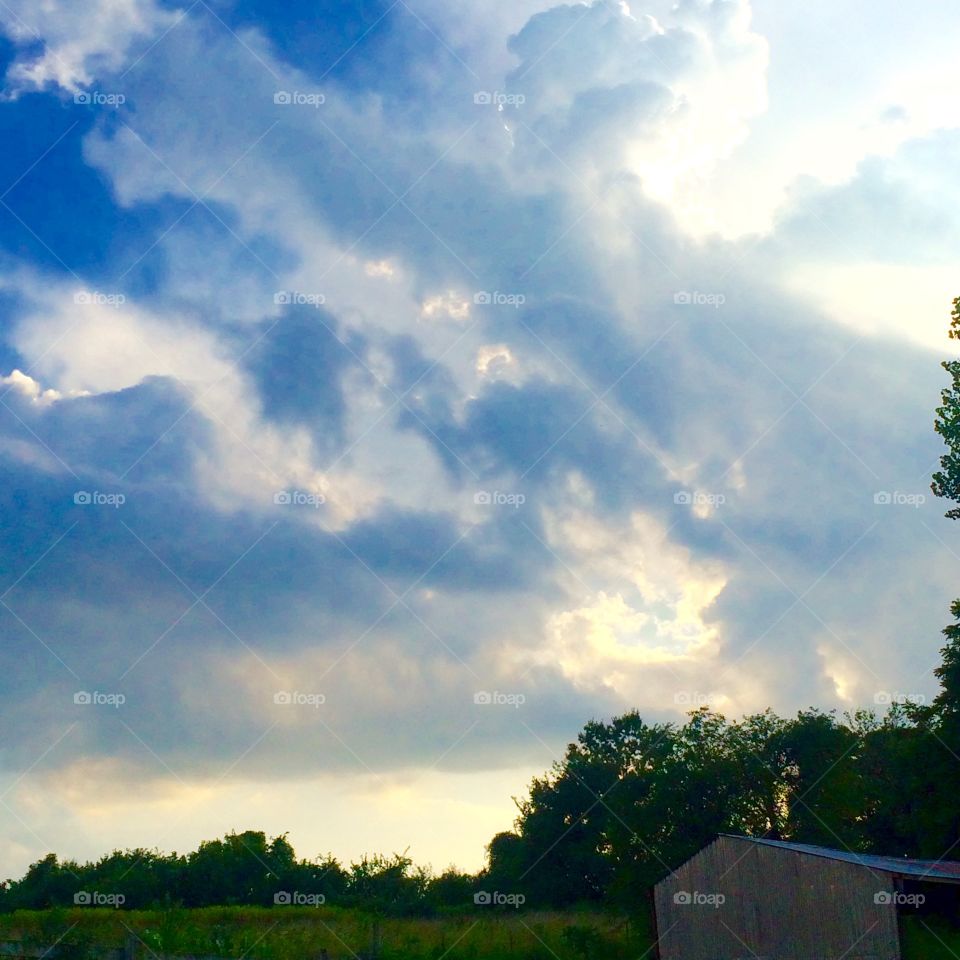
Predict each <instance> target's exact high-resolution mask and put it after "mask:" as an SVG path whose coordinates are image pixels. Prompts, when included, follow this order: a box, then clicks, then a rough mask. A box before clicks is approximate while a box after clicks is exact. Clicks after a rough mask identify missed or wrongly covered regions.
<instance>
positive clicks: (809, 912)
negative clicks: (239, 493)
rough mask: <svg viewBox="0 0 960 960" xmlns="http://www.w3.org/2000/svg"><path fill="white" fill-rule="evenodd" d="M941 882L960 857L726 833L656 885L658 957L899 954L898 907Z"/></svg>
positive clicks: (723, 959)
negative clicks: (920, 856)
mask: <svg viewBox="0 0 960 960" xmlns="http://www.w3.org/2000/svg"><path fill="white" fill-rule="evenodd" d="M944 884H949V885H957V884H960V863H955V862H946V861H936V862H934V861H925V860H906V859H898V858H896V857H877V856H869V855H865V854H857V853H849V852H847V851H844V850H832V849H830V848H827V847H815V846H810V845H808V844H802V843H785V842H782V841H778V840H760V839H757V838H754V837H737V836H728V835H722V836H720V837H718V838H717V839H716V840H715V841H714V842H713V843H711V844H709V845H708V846H706V847H704V848H703V849H702V850H701V851H700V852H699V853H698V854H696V855H695V856H693V857H692V858H691V859H690V860H688V861H687V862H686V863H685V864H683V866H681V867H679V868H678V869H677V870H675V871H674V872H673V873H672V874H670V875H669V876H668V877H666V878H665V879H664V880H662V881H661V882H660V883H658V884H657V886H656V888H655V890H654V905H655V909H656V922H657V935H658V946H659V951H660V958H661V960H745V958H752V960H840V958H843V960H901V950H900V918H901V916H902V914H903V913H904V912H906V911H909V910H913V909H917V905H918V903H923V902H925V901H926V899H927V898H926V896H925V895H924V894H923V893H922V891H932V892H933V894H935V893H936V892H938V891H939V892H940V893H946V894H949V895H950V896H955V894H956V893H958V892H960V890H958V889H957V888H956V887H954V888H953V889H948V888H944V886H943V885H944ZM918 898H919V899H918Z"/></svg>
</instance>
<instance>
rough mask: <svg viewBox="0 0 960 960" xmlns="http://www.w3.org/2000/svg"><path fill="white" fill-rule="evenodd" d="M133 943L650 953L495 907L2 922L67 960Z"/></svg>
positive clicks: (92, 915)
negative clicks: (427, 913) (401, 914)
mask: <svg viewBox="0 0 960 960" xmlns="http://www.w3.org/2000/svg"><path fill="white" fill-rule="evenodd" d="M128 937H133V938H135V939H134V942H135V943H136V956H137V960H156V958H159V957H163V956H165V955H166V956H181V957H186V956H194V957H202V956H217V957H231V958H240V957H242V958H244V960H247V958H249V960H316V958H320V957H323V956H324V953H323V951H326V953H327V956H329V958H330V960H340V958H344V960H346V958H356V957H361V958H368V957H372V956H376V957H379V958H380V960H440V958H443V960H627V958H636V957H638V956H641V955H642V954H643V953H644V952H645V951H647V950H648V949H649V948H650V946H651V940H650V934H649V931H648V929H647V928H646V925H645V924H644V923H643V922H642V921H638V920H635V919H634V920H631V919H629V918H626V917H623V916H615V915H611V914H605V913H602V912H598V911H590V910H582V911H570V912H567V913H556V912H546V911H544V912H536V911H529V912H527V911H524V912H517V911H510V912H509V913H507V912H494V911H492V910H490V909H489V908H482V907H478V908H476V909H475V910H471V911H465V912H459V913H455V914H450V915H448V916H444V917H442V918H432V919H416V918H403V919H394V918H377V917H375V916H373V915H371V914H369V913H366V912H364V911H361V910H357V909H348V908H340V907H335V906H322V907H315V908H311V907H274V908H263V907H206V908H202V909H196V910H184V909H178V908H172V909H165V910H148V911H134V910H131V911H127V910H111V909H97V908H88V907H78V908H73V909H55V910H44V911H17V912H15V913H12V914H6V915H2V916H0V939H3V940H24V941H27V942H30V943H33V944H36V945H39V946H44V947H47V946H50V945H51V944H52V943H54V942H57V941H59V943H60V944H61V945H62V946H63V947H64V951H63V953H64V955H65V957H68V958H69V960H86V958H88V957H90V956H92V955H93V952H94V951H93V948H94V947H118V946H121V945H123V943H124V942H125V941H126V940H127V939H128Z"/></svg>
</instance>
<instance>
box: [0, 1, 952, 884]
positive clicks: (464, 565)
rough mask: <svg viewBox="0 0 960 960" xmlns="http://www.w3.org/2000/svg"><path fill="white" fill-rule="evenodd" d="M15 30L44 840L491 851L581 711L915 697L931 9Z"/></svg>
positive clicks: (940, 599) (850, 703)
mask: <svg viewBox="0 0 960 960" xmlns="http://www.w3.org/2000/svg"><path fill="white" fill-rule="evenodd" d="M0 32H2V34H3V39H2V42H0V66H2V69H3V76H4V81H3V84H4V86H3V89H4V93H3V99H2V101H0V130H2V140H3V144H4V150H3V151H2V152H0V323H2V325H0V379H2V391H3V392H2V397H0V471H2V472H3V483H2V484H0V497H2V499H3V518H4V527H3V532H4V536H3V538H2V541H0V551H2V558H0V569H2V570H3V571H4V575H3V576H4V579H3V584H2V586H0V594H2V595H0V640H2V645H0V651H2V652H0V656H2V657H3V667H4V669H3V670H2V672H0V677H2V679H0V684H2V685H3V696H2V699H0V703H2V709H3V711H4V718H3V720H4V729H5V731H6V735H5V737H4V741H3V751H2V753H0V792H2V798H0V802H2V804H3V806H4V814H5V815H4V817H3V820H2V822H3V824H4V826H3V830H2V832H0V855H2V859H3V862H4V863H5V864H7V870H8V872H9V873H10V874H17V873H19V872H20V871H22V870H23V869H24V868H25V866H26V865H27V864H28V863H30V862H31V861H33V860H35V859H37V858H38V857H40V856H42V855H43V854H44V853H46V852H47V851H49V850H56V851H58V852H61V853H64V854H68V855H73V856H79V857H86V856H95V855H96V854H98V853H100V852H102V851H104V850H107V849H108V848H111V847H114V846H127V845H130V846H159V847H161V848H162V849H180V850H183V849H186V848H188V847H190V846H192V845H194V844H196V843H197V842H198V841H199V840H201V839H203V838H205V837H210V836H214V835H216V834H219V833H222V832H225V831H226V830H229V829H232V828H237V829H244V828H251V827H252V828H263V829H266V830H268V831H271V832H274V833H280V832H284V831H287V830H289V831H290V834H291V839H292V840H293V841H294V843H295V846H296V847H297V849H298V851H299V852H301V853H302V854H304V855H313V854H317V853H320V852H325V851H327V850H330V851H332V852H334V853H335V854H337V855H338V856H341V857H343V858H345V859H349V858H350V857H356V856H359V855H360V854H361V853H362V852H364V851H368V852H373V851H385V852H390V851H392V850H403V849H405V848H406V847H408V846H409V847H410V853H411V855H412V856H413V857H414V858H415V859H416V860H418V861H419V862H430V863H432V864H433V865H434V866H435V867H437V868H442V867H444V866H446V865H447V864H448V863H450V862H455V863H458V864H459V865H461V866H463V867H466V868H475V867H477V866H479V864H480V863H481V860H482V857H483V844H484V843H485V842H486V841H487V840H488V839H489V838H490V837H491V836H492V835H493V833H494V832H496V831H498V830H501V829H506V828H508V827H509V826H510V823H511V821H512V818H513V805H512V801H511V796H515V795H518V794H521V793H522V792H523V789H524V787H525V785H526V783H527V782H528V781H529V779H530V777H531V776H533V775H535V774H538V773H540V772H542V771H543V770H544V769H546V768H547V767H549V765H550V764H551V763H552V761H553V760H554V759H556V757H557V756H558V755H559V754H560V753H561V752H562V750H563V748H564V745H565V744H566V743H567V742H568V741H569V740H571V739H572V738H573V737H574V736H575V735H576V733H577V731H578V730H579V728H580V727H581V726H582V725H583V723H584V722H586V721H587V720H588V719H590V718H593V717H606V716H610V715H612V714H615V713H617V712H622V711H624V710H627V709H631V708H633V707H636V708H638V709H640V710H641V712H642V713H643V714H644V715H646V716H648V717H649V718H651V719H661V720H662V719H681V718H682V716H683V713H684V712H685V711H686V710H687V709H689V708H691V707H693V706H698V705H700V704H701V703H703V702H707V701H709V702H710V703H711V704H713V705H714V706H715V707H716V708H717V709H720V710H721V711H723V712H725V713H727V714H729V715H731V716H736V715H739V714H741V713H744V712H749V711H756V710H761V709H763V708H764V707H766V706H768V705H770V706H773V707H774V708H776V709H778V710H780V711H782V712H790V711H793V710H796V709H798V708H801V707H805V706H808V705H810V704H816V705H819V706H822V707H824V708H836V709H839V710H851V709H856V708H858V707H876V706H877V705H881V706H882V705H883V703H884V702H885V701H886V700H889V699H890V698H891V697H892V696H898V695H899V696H916V697H922V696H926V697H929V696H931V695H932V693H933V691H934V689H935V684H934V680H933V677H932V673H931V670H932V669H933V668H934V667H935V666H936V664H937V662H938V650H939V647H940V636H939V630H940V628H941V627H942V626H943V624H944V623H945V622H946V619H947V617H948V609H947V608H948V603H949V601H950V600H951V599H952V598H953V597H954V595H955V593H956V590H955V587H954V583H953V581H954V577H953V571H954V569H955V567H954V563H955V561H956V559H957V556H956V550H957V546H956V541H955V537H954V536H953V533H952V531H951V529H950V526H949V524H948V523H947V522H946V521H945V520H944V519H943V516H942V514H943V511H944V509H945V506H944V505H943V504H940V503H936V502H934V501H933V500H932V497H931V496H930V495H929V477H930V473H931V472H932V470H933V469H934V468H935V465H936V462H937V457H938V455H939V452H940V450H939V445H938V442H937V438H936V437H935V435H934V433H933V430H932V419H933V410H934V407H935V405H936V403H937V399H938V395H939V390H940V388H941V385H942V384H943V382H944V374H943V371H942V370H941V369H940V367H939V361H940V360H941V359H943V358H944V357H946V356H949V355H950V354H951V352H952V349H953V348H952V346H951V345H950V343H949V341H947V339H946V336H945V331H946V325H947V318H948V316H949V308H950V301H951V299H952V297H953V296H955V295H956V294H957V290H956V285H957V278H956V265H955V261H954V259H953V258H952V257H951V252H952V251H953V250H955V249H956V242H957V223H958V222H960V220H958V217H957V213H958V206H960V196H958V192H957V187H956V184H955V173H954V171H955V170H956V165H957V158H958V154H960V115H958V113H960V110H958V108H957V105H956V103H955V102H954V101H955V97H953V96H952V91H953V90H955V73H956V67H955V62H954V59H955V57H954V51H955V49H956V41H957V39H958V33H960V14H958V13H957V11H956V10H954V9H953V8H952V7H951V6H950V5H949V4H948V3H945V2H934V3H931V5H930V17H929V18H925V19H924V20H923V21H921V20H919V19H917V18H915V17H913V18H912V17H911V16H910V15H909V14H908V12H906V11H905V10H904V8H902V5H897V4H893V3H892V2H882V3H880V4H876V3H874V4H871V5H869V6H867V5H866V4H864V3H862V2H860V0H857V2H852V0H848V2H839V3H838V2H832V3H826V2H823V3H821V2H819V0H818V2H816V3H814V4H812V5H806V6H804V7H803V9H802V10H801V9H800V8H797V9H786V8H784V5H782V4H773V3H765V2H759V0H757V2H755V3H754V4H752V5H751V4H750V3H748V2H746V0H712V2H710V0H680V2H679V3H676V4H673V3H668V2H660V0H651V2H650V3H647V4H640V3H632V4H630V5H627V4H626V3H617V2H613V0H595V2H593V3H591V4H573V5H564V4H561V5H551V4H550V3H549V2H546V0H544V2H537V0H522V2H518V0H512V2H506V0H503V2H501V0H493V2H490V0H488V2H485V3H483V4H479V3H471V2H466V3H461V4H457V5H455V8H453V9H452V8H451V5H449V4H444V3H441V2H439V0H399V2H397V3H373V2H364V3H336V4H335V3H332V2H331V3H321V4H317V3H311V4H307V3H299V2H298V3H286V4H273V3H267V2H259V0H249V2H243V3H232V2H229V0H198V2H196V3H193V4H192V5H190V4H184V5H179V6H178V5H176V4H170V3H159V2H156V0H94V2H92V3H90V4H86V5H84V6H83V8H82V9H81V8H78V7H76V6H75V5H73V4H68V3H66V2H59V0H52V2H51V3H49V4H45V5H44V6H43V7H42V8H41V9H36V5H35V4H31V3H28V2H26V0H8V2H7V3H5V4H3V5H0ZM812 63H813V64H816V69H812V68H811V64H812ZM83 693H86V694H90V695H91V696H90V697H89V698H85V697H83V696H79V697H78V694H83ZM487 694H489V695H490V696H486V695H487ZM85 699H90V700H91V701H92V702H89V703H88V702H83V701H84V700H85ZM78 701H79V702H78ZM121 701H122V702H121ZM486 701H492V702H486Z"/></svg>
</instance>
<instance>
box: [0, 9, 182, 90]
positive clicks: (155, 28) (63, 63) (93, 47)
mask: <svg viewBox="0 0 960 960" xmlns="http://www.w3.org/2000/svg"><path fill="white" fill-rule="evenodd" d="M179 17H180V14H179V13H177V12H174V11H170V10H163V9H162V8H161V7H160V6H158V5H157V4H156V3H154V2H153V0H87V2H84V3H80V4H78V3H71V2H69V0H66V2H60V0H43V2H40V3H38V2H35V0H7V2H6V3H4V4H3V5H2V7H0V25H2V27H3V29H4V31H5V32H6V33H7V35H8V36H10V37H11V38H12V39H13V40H15V41H16V42H17V43H21V44H34V43H36V42H37V41H42V42H43V50H42V52H41V53H38V54H36V55H35V56H33V55H24V56H22V57H21V58H20V59H18V60H16V61H15V62H14V64H13V65H12V66H11V67H10V69H9V70H8V73H7V81H8V84H9V85H10V88H11V89H12V91H13V92H14V93H16V92H19V91H21V90H42V89H44V88H46V87H48V86H51V85H54V86H59V87H62V88H63V89H64V90H66V91H68V92H69V93H76V92H78V91H80V90H81V89H83V88H86V87H88V86H89V85H90V84H91V83H93V82H94V81H95V80H96V79H97V77H99V76H102V75H104V74H107V73H115V72H116V71H118V70H119V69H120V68H121V67H122V66H124V65H125V64H126V61H127V59H128V53H129V51H130V50H131V47H132V46H133V45H134V44H135V43H136V42H138V41H142V40H146V39H149V38H152V37H154V36H155V35H157V34H159V33H160V32H161V31H164V30H168V29H169V28H171V27H172V26H173V25H174V24H175V23H176V22H177V21H178V19H179ZM102 92H109V93H122V90H112V89H111V90H110V91H102Z"/></svg>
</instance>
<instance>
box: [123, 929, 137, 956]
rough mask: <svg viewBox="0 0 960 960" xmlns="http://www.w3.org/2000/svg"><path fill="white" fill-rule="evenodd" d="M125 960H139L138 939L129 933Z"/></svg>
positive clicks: (124, 950) (125, 946)
mask: <svg viewBox="0 0 960 960" xmlns="http://www.w3.org/2000/svg"><path fill="white" fill-rule="evenodd" d="M123 960H137V938H136V936H135V935H134V934H132V933H128V934H127V939H126V940H125V941H124V944H123Z"/></svg>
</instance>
